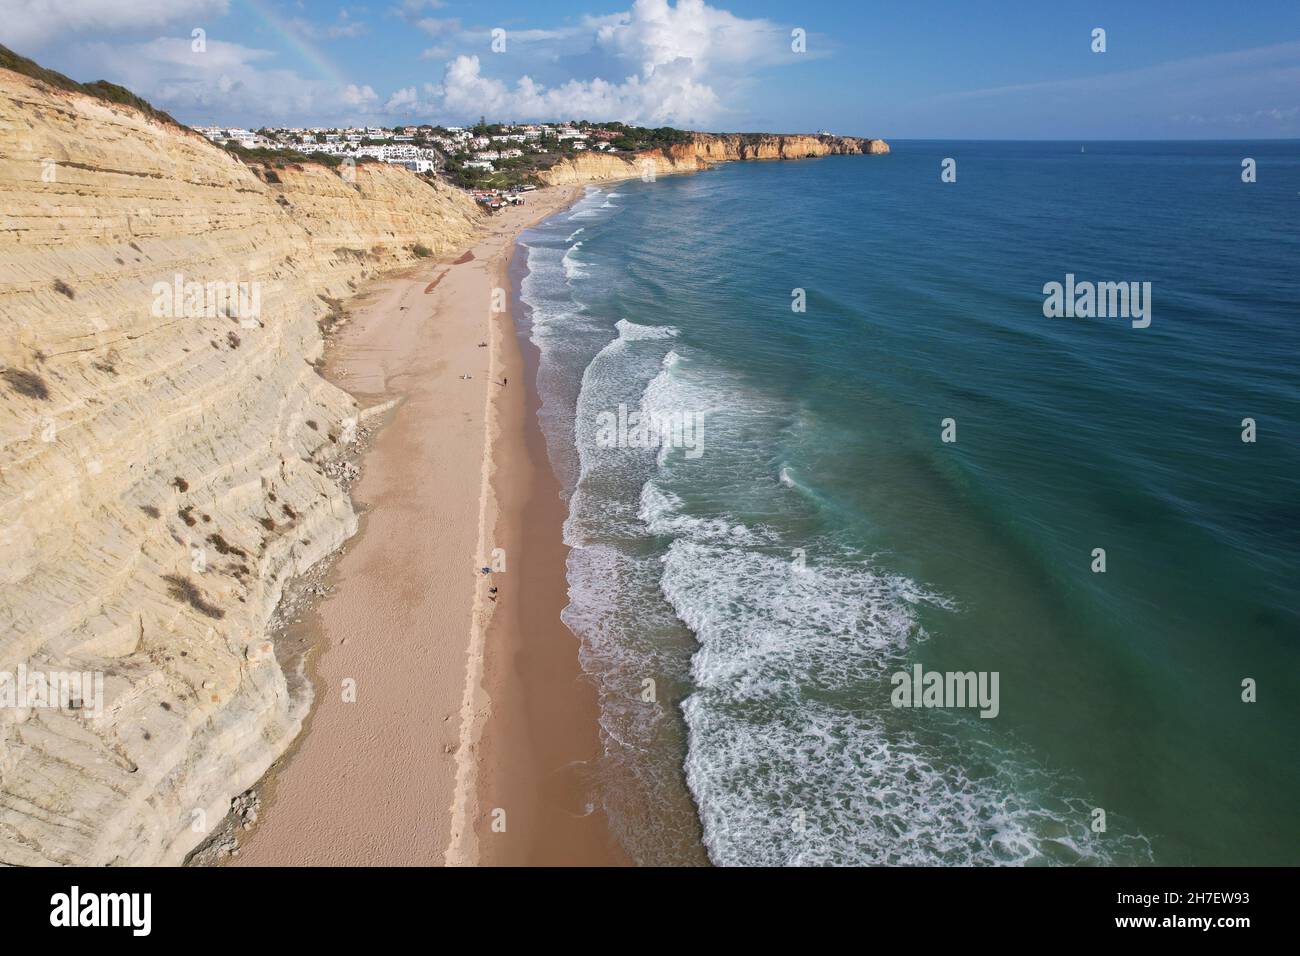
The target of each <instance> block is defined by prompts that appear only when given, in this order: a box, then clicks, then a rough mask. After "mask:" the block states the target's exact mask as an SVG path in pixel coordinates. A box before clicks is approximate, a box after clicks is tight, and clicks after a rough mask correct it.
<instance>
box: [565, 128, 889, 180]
mask: <svg viewBox="0 0 1300 956" xmlns="http://www.w3.org/2000/svg"><path fill="white" fill-rule="evenodd" d="M887 152H889V144H888V143H886V142H885V141H884V140H883V139H860V138H858V137H856V136H826V135H816V136H812V135H799V134H779V133H695V134H694V136H693V138H692V142H689V143H681V144H678V145H675V146H670V147H667V148H665V149H650V150H643V151H641V152H637V153H631V154H623V153H619V154H613V155H611V154H609V153H601V152H595V151H592V152H587V153H581V154H579V155H577V156H574V157H571V158H568V159H564V160H561V161H560V162H559V163H557V164H556V165H554V166H552V167H551V168H550V169H548V170H546V171H545V172H543V173H542V174H541V179H542V181H543V182H545V183H547V184H549V185H572V184H577V183H587V182H602V181H607V180H615V179H632V178H634V177H640V176H643V175H644V174H645V172H646V170H647V169H648V168H650V167H653V169H654V171H655V175H656V176H663V175H668V174H670V173H682V172H694V171H695V170H700V169H707V168H708V167H710V166H712V165H713V164H714V163H725V162H732V161H737V160H747V159H807V158H810V157H814V156H830V155H840V154H849V155H860V154H869V155H878V154H881V153H887Z"/></svg>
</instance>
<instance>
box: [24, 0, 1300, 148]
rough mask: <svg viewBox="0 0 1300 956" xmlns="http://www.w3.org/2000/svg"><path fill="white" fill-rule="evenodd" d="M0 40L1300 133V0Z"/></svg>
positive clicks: (1006, 134)
mask: <svg viewBox="0 0 1300 956" xmlns="http://www.w3.org/2000/svg"><path fill="white" fill-rule="evenodd" d="M1098 27H1100V28H1102V29H1104V30H1105V31H1106V36H1105V39H1106V50H1105V52H1093V50H1092V45H1093V39H1092V31H1093V30H1094V28H1098ZM195 29H201V30H203V31H204V34H203V43H202V44H196V43H195V41H194V39H193V37H192V34H193V31H194V30H195ZM494 29H495V30H500V31H504V33H499V34H497V36H498V38H499V39H498V42H497V44H496V47H497V48H496V49H494V48H493V32H492V31H493V30H494ZM795 29H801V30H803V31H805V32H806V47H805V49H804V50H803V51H802V52H796V51H794V50H792V48H791V46H792V31H793V30H795ZM501 38H503V39H504V49H502V43H501V42H500V39H501ZM0 42H3V43H5V44H6V45H8V46H10V47H12V48H13V49H15V50H16V51H18V52H19V53H22V54H24V55H26V56H30V57H32V58H34V59H36V60H37V61H38V62H40V63H42V64H43V65H46V66H50V67H53V68H55V69H58V70H61V71H62V72H64V73H67V74H68V75H70V76H72V77H73V78H75V79H78V80H83V81H84V80H92V79H101V78H103V79H108V80H111V81H113V82H117V83H121V84H123V85H125V86H128V87H130V88H131V89H132V90H134V91H136V92H137V93H140V94H141V95H143V96H145V97H146V98H148V99H150V100H151V101H152V102H153V103H154V104H155V105H157V106H159V107H160V108H163V109H166V110H169V111H171V112H172V113H173V114H174V115H176V116H177V118H178V119H181V120H182V121H185V122H189V123H194V124H199V123H207V122H213V123H220V124H236V123H238V124H241V125H247V126H260V125H264V124H265V125H282V124H293V125H299V124H326V123H329V124H333V123H345V122H346V123H359V122H368V123H382V124H392V123H409V122H433V123H457V122H462V121H465V120H472V119H477V117H478V116H479V115H487V116H488V118H489V119H496V120H520V121H523V120H532V119H565V118H580V117H585V118H590V119H621V120H624V121H628V122H638V123H643V124H646V125H661V124H671V125H678V126H689V127H692V128H697V129H712V130H771V131H788V132H795V131H810V130H816V129H823V128H825V129H830V130H832V131H834V132H839V133H846V134H855V135H865V136H881V137H884V138H887V139H888V138H894V139H903V138H936V139H944V138H976V139H980V138H983V139H1005V138H1014V139H1020V138H1024V139H1056V138H1061V139H1108V138H1109V139H1133V138H1144V139H1147V138H1155V139H1163V138H1177V139H1185V138H1191V139H1222V138H1227V139H1233V138H1241V139H1247V138H1263V137H1270V138H1273V137H1282V138H1293V137H1300V0H1254V2H1250V3H1230V2H1227V0H1217V2H1210V0H1183V2H1172V0H1149V2H1142V0H1128V2H1122V3H1120V2H1115V3H1112V2H1087V3H1084V2H1071V0H1037V2H1027V0H1024V2H1022V0H1003V2H982V0H950V2H949V0H944V2H939V0H936V2H926V0H897V2H878V3H873V2H868V0H862V2H826V0H735V2H728V0H717V2H709V3H705V2H703V0H607V2H603V3H602V2H599V0H545V2H541V0H473V2H462V0H366V2H364V3H356V4H351V3H348V4H341V3H338V2H321V0H0ZM196 46H198V47H201V48H198V49H196Z"/></svg>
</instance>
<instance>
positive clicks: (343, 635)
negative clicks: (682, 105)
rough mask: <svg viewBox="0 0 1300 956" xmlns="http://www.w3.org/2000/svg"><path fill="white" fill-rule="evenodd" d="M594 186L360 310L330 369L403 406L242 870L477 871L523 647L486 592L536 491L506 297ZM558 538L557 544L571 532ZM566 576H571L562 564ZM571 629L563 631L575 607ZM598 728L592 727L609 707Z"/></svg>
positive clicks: (551, 197) (493, 227) (321, 615)
mask: <svg viewBox="0 0 1300 956" xmlns="http://www.w3.org/2000/svg"><path fill="white" fill-rule="evenodd" d="M581 193H582V189H581V188H580V187H567V188H552V189H545V190H538V191H536V192H533V193H531V194H529V195H528V200H527V205H525V206H522V207H509V208H507V209H505V210H502V211H501V212H500V213H497V214H496V215H494V216H493V217H492V218H491V219H489V220H487V221H486V224H485V226H486V228H485V230H484V232H483V233H482V234H481V235H480V236H479V237H478V238H477V239H476V240H475V242H474V243H473V244H472V245H471V246H470V247H469V248H468V249H466V250H462V251H461V254H460V255H458V256H448V257H444V258H443V259H440V260H439V261H438V262H436V263H434V264H433V265H432V267H428V266H423V265H421V266H417V267H414V268H412V269H410V270H406V271H404V272H403V273H399V274H397V275H393V276H388V277H385V278H383V279H381V280H378V281H377V282H375V283H372V284H371V285H369V286H367V287H366V288H365V289H363V290H362V292H361V294H360V295H359V296H358V297H357V299H354V300H353V303H351V304H350V305H351V306H352V308H353V309H354V310H355V311H354V312H353V314H352V317H351V320H350V321H349V322H348V323H347V324H346V325H345V326H344V327H342V328H341V329H340V330H339V331H338V333H337V334H336V336H335V339H334V341H333V343H332V345H331V348H330V349H329V352H328V353H327V362H326V373H325V374H326V377H327V378H329V379H330V380H331V381H333V382H335V383H336V384H338V385H339V386H340V387H342V388H344V389H346V390H347V391H349V392H350V393H351V394H353V395H354V396H356V397H357V398H358V399H359V401H360V403H361V405H362V407H363V408H366V407H374V406H377V405H382V404H383V403H384V402H390V401H396V403H397V404H396V406H395V407H394V408H393V409H392V410H391V411H387V412H385V413H384V419H385V424H384V425H383V427H382V428H380V429H378V430H377V432H376V433H375V434H374V436H373V438H372V441H371V444H370V447H369V448H368V449H367V450H366V452H365V454H364V458H363V462H364V467H363V468H362V471H361V475H360V478H359V480H357V482H356V484H355V485H354V486H353V489H352V494H353V498H354V502H355V504H356V506H357V507H358V510H359V511H360V512H361V514H362V517H361V521H360V528H359V530H358V533H357V534H356V535H355V536H354V537H353V538H352V539H351V540H350V541H349V542H347V544H346V545H345V546H344V547H343V548H342V549H340V551H338V552H336V554H335V555H334V556H333V558H332V564H331V566H330V567H329V569H328V572H327V573H326V574H325V575H324V581H325V586H324V588H323V590H324V595H323V596H322V597H321V599H320V600H319V602H318V603H317V604H316V605H315V606H314V607H312V608H310V609H307V610H304V611H303V612H302V613H301V616H300V618H299V622H298V623H295V624H294V625H293V626H292V628H291V629H290V631H289V632H288V633H287V635H286V637H288V638H289V639H290V641H293V640H298V641H307V642H308V643H309V644H310V645H311V646H312V647H314V648H316V650H317V653H315V654H311V655H309V661H310V663H309V671H308V673H309V674H310V675H311V678H312V682H313V685H314V687H315V700H314V703H313V706H312V710H311V713H310V715H309V716H308V718H307V721H306V722H305V724H304V730H303V732H302V734H300V735H299V738H298V739H297V740H296V741H295V742H294V744H293V745H292V747H291V748H290V749H289V750H288V751H287V752H286V754H285V755H282V756H281V757H280V758H279V760H277V761H276V764H275V765H274V766H273V768H272V770H271V771H270V772H268V774H267V776H266V777H264V778H263V781H262V782H261V783H259V785H258V787H257V788H255V789H256V790H258V791H260V792H264V793H265V794H266V796H267V799H266V801H265V804H264V806H263V807H262V808H260V814H259V816H260V819H259V821H258V824H257V826H256V828H255V829H252V830H249V831H247V832H245V833H241V834H240V840H241V841H242V842H241V845H240V848H239V852H238V856H237V857H236V858H234V859H232V860H231V862H232V863H234V864H237V865H438V864H442V863H444V862H446V863H451V864H461V865H464V864H474V863H476V862H478V859H479V852H478V841H477V839H476V836H477V834H476V832H475V831H476V829H478V828H477V827H476V826H469V825H467V823H469V822H470V821H471V820H476V819H477V817H478V816H479V815H481V814H480V801H478V800H477V799H476V792H477V789H478V776H479V773H480V771H481V769H482V764H483V758H482V752H481V750H480V747H479V736H480V734H481V733H482V732H483V729H484V727H485V726H486V725H487V724H488V723H489V722H490V720H491V718H492V717H495V716H496V715H497V714H503V715H505V714H508V713H509V712H510V711H511V710H512V709H513V708H514V706H515V703H516V699H514V698H512V697H511V695H510V693H509V692H508V690H507V689H506V688H505V686H504V685H502V684H500V683H499V682H498V681H497V680H496V678H495V675H496V674H497V673H499V670H500V669H499V667H498V666H497V664H496V663H495V659H494V654H495V648H496V646H497V644H496V642H498V641H500V642H501V643H502V645H503V646H506V647H514V646H518V639H517V637H512V636H510V635H509V634H508V633H507V632H506V630H505V629H504V628H503V627H500V626H498V627H494V626H493V617H494V611H496V610H497V609H498V605H497V604H496V603H495V602H493V601H490V600H489V594H488V587H489V580H488V579H489V577H492V578H495V579H497V580H498V581H499V586H501V590H502V592H503V596H506V595H510V594H512V593H513V591H514V588H512V587H508V586H506V585H505V583H504V582H506V581H509V580H511V578H510V576H509V570H507V571H506V572H505V573H503V574H501V575H484V574H482V573H481V571H480V570H479V569H480V568H482V567H484V566H490V565H492V564H493V563H494V562H493V560H492V558H491V555H492V552H493V549H494V548H496V547H502V545H501V544H500V543H499V542H500V541H502V540H506V541H511V542H513V540H514V539H515V537H516V535H517V534H518V527H517V522H518V519H517V518H516V517H515V515H516V514H517V513H518V512H517V502H518V500H519V489H518V488H517V487H516V485H515V482H514V481H513V479H512V480H511V481H509V482H507V481H505V480H504V478H501V476H506V475H510V476H513V475H515V473H516V472H522V463H523V462H525V461H526V460H527V452H526V449H524V444H525V437H524V436H525V430H524V428H523V425H524V424H525V423H524V417H523V414H522V409H523V407H524V394H523V393H524V388H523V386H524V384H525V383H524V379H523V375H522V371H520V372H519V373H518V375H519V377H518V378H517V379H516V381H517V384H515V385H514V386H513V387H511V386H510V385H506V386H504V387H503V386H502V384H501V382H502V381H503V380H504V379H508V378H509V377H510V375H511V372H512V371H515V370H517V369H520V364H519V353H518V347H517V344H516V340H515V326H514V321H513V319H512V317H511V314H510V311H509V301H508V300H509V297H508V295H506V296H504V301H502V296H501V295H500V294H496V293H495V292H494V290H508V288H509V285H508V282H509V280H508V268H509V262H510V258H511V256H512V255H513V252H514V249H515V242H516V237H517V236H518V234H519V233H520V232H521V231H522V230H523V229H524V228H527V227H528V226H530V225H533V224H535V223H536V222H539V221H541V220H542V219H545V218H547V217H549V216H551V215H554V214H555V213H557V212H558V211H560V210H561V209H563V208H565V207H566V206H568V205H570V204H571V203H572V202H573V201H574V200H575V199H576V198H577V197H578V196H580V195H581ZM494 295H495V297H494ZM497 303H500V305H501V307H502V310H501V311H500V312H495V311H493V309H494V308H495V306H496V304H497ZM480 343H486V347H480ZM463 376H469V377H468V378H466V377H463ZM503 462H508V463H509V464H502V463H503ZM543 463H544V462H543ZM545 474H546V475H549V467H548V468H546V469H545ZM494 476H495V477H494ZM552 480H553V479H552ZM498 496H499V497H500V506H499V504H498ZM556 504H557V505H558V499H557V502H556ZM552 530H553V532H554V536H555V538H556V541H557V543H558V538H559V524H556V525H554V527H553V529H552ZM505 554H506V556H507V561H508V560H509V557H510V556H511V548H510V547H508V546H507V547H506V551H505ZM509 567H510V566H509V564H507V568H509ZM558 572H559V576H560V581H561V582H562V581H563V574H564V568H563V564H562V563H561V564H560V566H559V568H558ZM561 588H562V585H561ZM563 597H564V592H563V590H561V591H560V593H559V594H558V595H556V596H555V599H558V600H559V601H560V603H559V605H558V606H559V607H563ZM554 623H555V625H556V626H557V627H561V628H562V627H563V625H562V624H560V622H559V619H558V609H557V613H556V618H555V622H554ZM570 641H571V642H572V643H571V644H570V645H568V647H567V648H566V650H567V654H568V657H569V658H571V666H572V668H573V669H575V670H576V669H577V668H578V661H577V653H576V651H577V645H576V641H574V640H573V639H572V636H570ZM485 675H486V679H485ZM494 689H497V696H496V697H494V696H493V690H494ZM593 703H594V696H593ZM500 721H501V724H502V725H508V724H509V723H511V721H512V718H510V717H508V716H502V717H501V718H500ZM493 726H494V727H495V726H496V725H493ZM588 731H589V734H590V736H591V737H592V738H594V736H595V734H596V726H595V721H594V716H593V717H592V721H591V725H590V727H589V728H588ZM510 803H511V805H512V806H513V805H517V806H519V807H521V808H524V807H526V805H527V799H526V798H525V797H524V796H522V795H520V796H517V797H515V798H512V799H511V801H510ZM520 816H522V817H525V818H526V817H527V816H528V811H527V810H526V809H521V811H520ZM489 856H490V857H493V859H495V857H494V856H493V855H492V854H489Z"/></svg>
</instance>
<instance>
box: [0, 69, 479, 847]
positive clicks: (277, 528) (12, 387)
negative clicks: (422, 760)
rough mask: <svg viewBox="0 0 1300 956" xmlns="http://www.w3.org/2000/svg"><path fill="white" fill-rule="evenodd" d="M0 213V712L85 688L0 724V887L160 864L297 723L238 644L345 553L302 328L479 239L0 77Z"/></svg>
mask: <svg viewBox="0 0 1300 956" xmlns="http://www.w3.org/2000/svg"><path fill="white" fill-rule="evenodd" d="M0 211H2V215H0V553H2V554H3V555H4V557H3V561H0V698H4V696H5V694H6V693H8V694H9V695H10V696H12V695H13V694H14V691H15V684H14V679H15V678H16V677H17V675H19V674H25V675H27V677H28V678H29V680H30V678H31V675H33V674H40V675H44V676H43V677H42V678H41V679H42V680H44V679H45V678H46V677H48V679H49V680H51V681H53V680H55V678H56V675H66V674H73V673H75V674H83V673H84V674H87V675H97V676H98V679H100V680H102V685H101V686H102V700H100V701H96V700H94V699H91V698H92V696H98V695H94V694H88V693H78V694H76V695H72V696H74V699H73V700H72V701H71V702H70V703H71V706H70V707H68V708H51V707H48V706H43V702H42V701H41V700H40V699H39V697H32V696H27V697H26V698H24V697H23V696H22V693H23V691H22V690H20V691H19V696H17V697H16V698H15V699H0V863H8V864H29V865H31V864H51V863H52V864H86V865H105V864H158V863H163V864H175V863H178V862H180V861H181V860H182V859H183V858H184V857H185V855H186V853H187V852H188V851H189V850H191V849H192V848H193V847H194V846H195V845H196V844H197V843H199V842H200V841H201V840H202V839H203V838H204V836H205V835H206V833H207V831H208V830H209V829H210V828H212V827H215V826H216V825H217V823H218V822H220V820H221V819H222V818H223V817H224V815H225V814H226V812H227V810H228V809H229V807H230V802H231V799H232V797H234V796H235V795H237V794H239V793H240V792H241V791H243V790H245V789H246V788H248V787H249V786H251V785H252V784H253V783H254V782H255V781H256V780H257V779H258V778H259V777H260V776H261V775H262V774H263V773H264V772H265V771H266V769H267V768H268V767H269V765H270V764H271V762H272V761H273V760H274V759H275V758H276V757H278V756H279V755H280V754H281V753H282V752H283V751H284V749H285V748H286V747H287V746H288V744H289V743H290V742H291V740H292V739H293V737H294V736H295V735H296V734H297V733H298V730H299V729H300V726H301V722H302V718H303V716H304V714H305V713H306V710H307V707H308V705H309V703H310V700H309V694H310V689H309V688H307V687H305V685H304V689H303V690H301V691H291V689H290V688H291V686H294V685H295V684H303V682H301V681H298V682H294V681H286V675H285V672H284V668H283V667H282V665H281V662H280V660H279V659H278V658H280V657H282V656H283V655H282V654H281V649H280V648H277V647H276V646H274V644H273V642H272V641H270V640H269V639H268V638H267V637H266V633H265V632H266V624H267V621H268V619H269V617H270V615H271V613H272V610H273V609H274V607H275V605H276V603H277V602H278V600H279V598H280V594H281V591H282V589H283V586H284V584H285V582H286V581H287V580H288V579H289V578H290V577H292V576H293V575H296V574H298V573H301V572H303V571H304V570H305V569H307V568H308V567H309V566H310V565H312V564H313V563H314V562H316V561H318V560H319V559H320V558H321V557H322V556H324V555H325V554H327V553H328V552H330V551H331V550H333V549H334V548H336V547H337V546H338V545H339V544H340V543H341V542H342V541H343V540H344V539H345V538H346V537H347V536H348V535H350V534H352V533H353V531H354V530H355V528H356V518H355V515H354V513H353V509H352V506H351V504H350V502H349V499H348V497H347V495H346V494H345V492H344V491H343V489H342V488H341V487H340V486H339V484H337V483H336V482H335V481H334V480H332V479H331V478H330V477H329V476H328V475H327V473H326V468H325V465H326V464H327V463H328V462H330V460H331V459H333V458H335V457H336V456H337V454H338V452H339V449H340V448H341V447H342V446H344V445H345V444H346V443H347V441H348V440H349V438H350V430H351V429H353V428H354V427H355V421H356V417H357V414H358V408H357V406H356V403H355V402H354V401H353V399H352V398H351V397H350V396H349V395H347V394H346V393H344V392H343V391H341V390H339V389H338V388H335V387H334V386H333V385H331V384H329V383H328V382H326V381H325V380H324V379H322V378H321V377H320V376H319V375H318V374H317V371H316V368H315V367H314V364H313V363H315V362H316V360H317V359H319V358H320V357H321V354H322V350H323V338H322V331H321V324H322V322H325V323H328V322H329V321H330V319H331V317H332V316H335V315H336V314H337V312H338V308H339V300H341V299H343V298H345V297H347V296H349V295H350V294H351V293H352V291H353V290H354V289H355V288H356V287H357V286H358V284H359V283H360V282H361V281H363V280H365V279H367V278H370V277H372V276H375V275H377V274H379V273H382V272H385V271H388V270H391V269H395V268H399V267H401V266H404V265H407V264H410V263H412V262H414V261H415V258H416V256H415V251H414V250H415V248H416V246H417V244H418V245H421V246H424V247H426V248H427V250H428V252H431V253H433V254H435V255H436V254H440V253H445V252H450V251H452V250H454V249H459V248H461V247H463V246H464V245H465V244H466V243H467V242H468V241H469V240H470V239H471V238H472V237H473V236H474V235H475V234H476V233H477V231H478V230H479V229H480V227H481V221H482V216H481V213H480V211H479V210H478V209H477V208H476V206H475V205H474V203H473V202H472V201H471V199H470V198H469V197H468V196H467V195H465V194H464V193H463V192H461V191H459V190H456V189H454V188H452V187H450V186H445V185H442V184H440V183H435V184H431V183H429V182H427V181H425V180H421V179H419V178H417V177H416V176H414V175H413V174H411V173H409V172H407V171H406V170H405V169H401V168H398V167H393V166H386V165H382V164H364V165H360V166H357V167H356V170H355V177H354V181H347V180H345V179H343V178H341V177H340V176H339V175H338V174H336V173H334V172H332V171H330V170H329V169H327V168H325V167H323V166H316V165H303V166H292V165H290V166H285V167H283V168H276V169H270V168H259V167H251V166H248V165H245V164H244V163H242V162H241V161H239V160H238V159H236V158H235V157H233V156H231V155H230V154H229V153H227V152H226V151H224V150H222V149H219V148H217V147H215V146H213V145H212V144H210V143H208V142H207V141H206V140H204V139H203V138H202V137H200V136H198V135H196V134H194V133H192V132H190V131H188V130H186V129H185V128H183V127H180V126H177V125H174V124H172V123H170V122H168V121H167V118H166V117H165V116H161V114H152V115H151V114H150V113H147V112H144V111H142V110H140V109H138V108H136V107H135V106H134V105H131V104H122V103H118V102H113V101H111V100H106V99H104V98H101V97H96V96H91V95H87V94H86V93H84V92H79V91H77V90H70V89H66V88H60V87H59V86H58V85H55V84H51V83H50V82H48V81H45V80H42V79H41V78H39V77H35V78H34V77H31V76H27V75H24V74H20V73H17V72H12V71H10V70H5V69H0ZM419 251H420V252H422V253H423V252H425V250H424V249H421V250H419ZM214 286H215V291H216V297H215V303H214V292H213V289H214ZM225 291H229V292H230V293H231V295H229V296H224V297H223V296H222V295H221V293H223V292H225ZM6 674H8V675H10V681H9V683H8V684H7V685H5V684H4V675H6ZM94 679H95V678H94V677H92V678H91V680H90V683H89V684H88V685H87V686H88V687H90V688H93V686H94ZM24 690H25V688H24ZM24 703H26V704H27V706H24ZM101 704H102V711H100V712H99V713H97V714H96V713H94V712H93V711H94V710H96V709H97V708H98V707H99V706H100V705H101Z"/></svg>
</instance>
